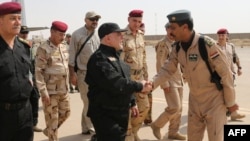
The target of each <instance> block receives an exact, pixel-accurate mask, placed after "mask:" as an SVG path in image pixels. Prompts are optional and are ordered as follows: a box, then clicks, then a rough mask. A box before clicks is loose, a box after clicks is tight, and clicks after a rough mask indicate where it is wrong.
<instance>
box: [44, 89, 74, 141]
mask: <svg viewBox="0 0 250 141" xmlns="http://www.w3.org/2000/svg"><path fill="white" fill-rule="evenodd" d="M43 111H44V116H45V122H46V128H45V131H44V132H46V133H45V134H47V135H48V138H49V141H58V135H57V134H58V129H59V127H60V126H61V125H62V124H63V123H64V121H65V120H66V119H67V118H68V117H69V115H70V104H69V95H68V94H52V95H50V104H49V105H46V104H44V103H43Z"/></svg>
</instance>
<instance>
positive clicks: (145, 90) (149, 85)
mask: <svg viewBox="0 0 250 141" xmlns="http://www.w3.org/2000/svg"><path fill="white" fill-rule="evenodd" d="M141 83H142V85H143V88H142V90H141V92H142V93H144V94H148V93H149V92H151V91H152V90H153V82H151V81H146V80H142V81H141Z"/></svg>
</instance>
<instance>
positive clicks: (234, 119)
mask: <svg viewBox="0 0 250 141" xmlns="http://www.w3.org/2000/svg"><path fill="white" fill-rule="evenodd" d="M244 117H246V115H244V114H240V113H237V114H236V115H231V120H232V121H236V120H238V119H242V118H244Z"/></svg>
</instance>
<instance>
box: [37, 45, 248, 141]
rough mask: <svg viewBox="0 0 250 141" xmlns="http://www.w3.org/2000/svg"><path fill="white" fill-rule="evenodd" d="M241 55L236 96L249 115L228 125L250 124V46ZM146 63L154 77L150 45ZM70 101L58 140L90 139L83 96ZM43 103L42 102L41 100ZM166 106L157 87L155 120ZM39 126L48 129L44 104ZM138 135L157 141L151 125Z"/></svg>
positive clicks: (39, 138)
mask: <svg viewBox="0 0 250 141" xmlns="http://www.w3.org/2000/svg"><path fill="white" fill-rule="evenodd" d="M237 52H238V55H239V56H240V58H241V62H242V63H241V64H242V68H243V75H242V76H240V77H237V80H236V85H237V86H236V98H237V100H236V101H237V103H238V104H239V106H240V109H239V112H240V113H243V114H246V117H245V118H244V119H242V120H239V121H231V120H230V119H228V124H248V125H249V124H250V102H249V101H250V92H249V90H248V88H249V87H250V84H249V82H248V79H249V78H250V66H249V61H250V57H248V55H249V54H250V48H237ZM147 58H148V59H147V62H148V68H149V75H150V76H149V78H152V77H153V76H154V74H156V72H155V53H154V48H152V47H148V48H147ZM188 91H189V90H188V87H187V84H185V86H184V98H183V112H182V123H181V127H180V132H181V133H183V134H186V133H187V110H188ZM69 95H70V98H71V100H70V102H71V110H72V111H71V115H70V117H69V119H68V120H66V122H65V123H64V124H63V125H62V126H61V127H60V129H59V138H60V139H59V140H60V141H89V140H90V137H91V136H90V135H87V136H86V135H82V134H81V124H80V122H81V112H82V108H83V104H82V101H81V98H80V95H79V93H74V94H69ZM40 105H41V103H40ZM166 106H167V104H166V102H165V98H164V95H163V92H162V90H161V89H160V88H157V89H156V90H155V91H154V92H153V119H156V118H157V117H158V116H159V114H161V112H162V111H163V110H164V108H165V107H166ZM38 126H39V127H41V128H45V121H44V114H43V111H42V107H40V111H39V123H38ZM167 131H168V124H167V125H166V126H165V127H164V128H162V130H161V133H162V135H164V138H163V139H162V141H168V139H167V138H166V133H167ZM139 136H140V138H141V140H142V141H157V139H156V138H155V137H154V135H153V133H152V130H151V128H150V127H149V126H142V128H141V129H140V131H139ZM47 140H48V139H47V137H46V136H45V135H44V134H43V133H41V132H39V133H37V132H35V135H34V141H47ZM203 141H208V138H207V134H206V133H205V137H204V140H203Z"/></svg>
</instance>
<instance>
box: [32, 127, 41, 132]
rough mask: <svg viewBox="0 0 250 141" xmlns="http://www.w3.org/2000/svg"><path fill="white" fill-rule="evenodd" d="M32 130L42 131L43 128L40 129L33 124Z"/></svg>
mask: <svg viewBox="0 0 250 141" xmlns="http://www.w3.org/2000/svg"><path fill="white" fill-rule="evenodd" d="M33 131H34V132H42V131H43V129H41V128H39V127H37V126H33Z"/></svg>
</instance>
